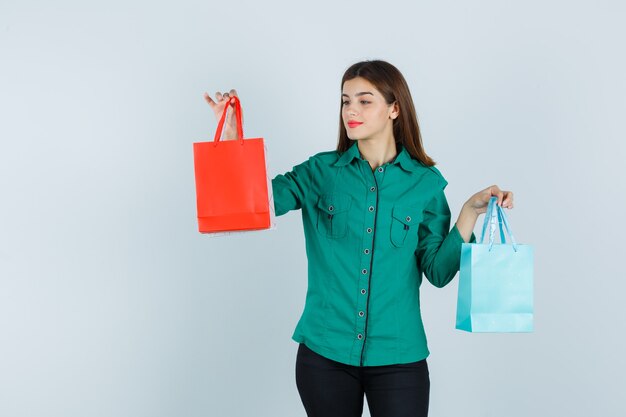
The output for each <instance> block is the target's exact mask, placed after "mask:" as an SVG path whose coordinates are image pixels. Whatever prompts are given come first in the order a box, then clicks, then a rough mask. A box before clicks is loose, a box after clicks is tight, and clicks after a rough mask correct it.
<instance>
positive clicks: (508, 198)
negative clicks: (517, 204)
mask: <svg viewBox="0 0 626 417" xmlns="http://www.w3.org/2000/svg"><path fill="white" fill-rule="evenodd" d="M502 206H503V207H506V208H509V209H511V208H513V192H512V191H505V192H504V201H503V202H502Z"/></svg>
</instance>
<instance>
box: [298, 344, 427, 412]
mask: <svg viewBox="0 0 626 417" xmlns="http://www.w3.org/2000/svg"><path fill="white" fill-rule="evenodd" d="M296 385H297V386H298V392H299V393H300V398H301V399H302V404H303V405H304V408H305V410H306V413H307V416H308V417H335V416H336V417H360V416H361V415H362V413H363V394H365V395H366V396H367V404H368V406H369V410H370V414H371V416H372V417H426V416H427V415H428V398H429V393H430V379H429V376H428V365H427V364H426V359H424V360H421V361H419V362H412V363H405V364H399V365H386V366H363V367H359V366H351V365H345V364H343V363H340V362H335V361H333V360H330V359H327V358H325V357H323V356H321V355H319V354H317V353H315V352H313V351H312V350H311V349H309V348H308V347H307V346H306V345H305V344H304V343H300V346H299V347H298V355H297V358H296Z"/></svg>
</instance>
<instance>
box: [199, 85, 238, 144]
mask: <svg viewBox="0 0 626 417" xmlns="http://www.w3.org/2000/svg"><path fill="white" fill-rule="evenodd" d="M233 96H236V97H238V96H237V92H236V91H235V90H234V89H233V90H230V92H228V93H224V94H222V93H220V92H219V91H218V92H217V93H215V100H213V99H211V96H209V94H208V93H204V99H205V100H206V102H207V103H209V106H211V110H213V113H214V114H215V119H216V120H217V121H218V122H219V120H220V119H221V118H222V113H223V112H224V108H225V107H226V105H227V104H228V103H229V102H230V99H231V97H233ZM242 120H243V112H242ZM230 139H237V118H236V117H235V105H234V104H233V103H230V109H228V114H227V115H226V121H225V122H224V133H223V135H222V140H230Z"/></svg>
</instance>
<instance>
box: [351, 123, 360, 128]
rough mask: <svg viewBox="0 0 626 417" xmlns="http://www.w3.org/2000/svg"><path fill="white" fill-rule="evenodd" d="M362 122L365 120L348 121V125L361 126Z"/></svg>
mask: <svg viewBox="0 0 626 417" xmlns="http://www.w3.org/2000/svg"><path fill="white" fill-rule="evenodd" d="M362 124H363V122H348V126H349V127H350V128H355V127H357V126H360V125H362Z"/></svg>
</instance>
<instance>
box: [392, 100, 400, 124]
mask: <svg viewBox="0 0 626 417" xmlns="http://www.w3.org/2000/svg"><path fill="white" fill-rule="evenodd" d="M390 107H391V109H389V118H390V119H391V120H395V119H396V118H397V117H398V116H399V115H400V106H398V102H397V101H394V102H393V103H392V104H391V106H390Z"/></svg>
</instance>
